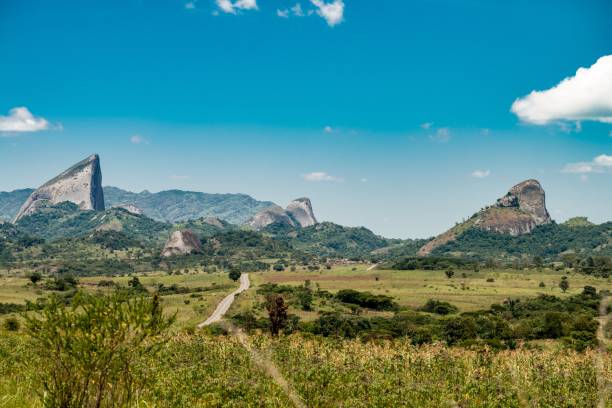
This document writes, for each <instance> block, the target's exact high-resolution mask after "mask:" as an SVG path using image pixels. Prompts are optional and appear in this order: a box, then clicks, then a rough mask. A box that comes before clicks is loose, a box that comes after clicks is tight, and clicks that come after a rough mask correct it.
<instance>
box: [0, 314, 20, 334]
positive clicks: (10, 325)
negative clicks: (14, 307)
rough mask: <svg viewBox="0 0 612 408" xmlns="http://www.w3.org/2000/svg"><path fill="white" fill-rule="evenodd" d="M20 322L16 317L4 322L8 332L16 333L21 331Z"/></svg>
mask: <svg viewBox="0 0 612 408" xmlns="http://www.w3.org/2000/svg"><path fill="white" fill-rule="evenodd" d="M19 326H20V324H19V320H17V318H15V317H9V318H8V319H6V320H5V321H4V328H5V329H6V330H7V331H12V332H16V331H19Z"/></svg>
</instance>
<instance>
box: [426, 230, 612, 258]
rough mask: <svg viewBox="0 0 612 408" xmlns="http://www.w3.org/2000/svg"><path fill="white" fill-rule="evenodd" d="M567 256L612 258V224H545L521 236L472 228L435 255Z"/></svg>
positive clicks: (489, 256)
mask: <svg viewBox="0 0 612 408" xmlns="http://www.w3.org/2000/svg"><path fill="white" fill-rule="evenodd" d="M566 253H577V254H583V255H602V256H610V255H612V222H607V223H604V224H601V225H584V226H582V227H580V228H576V227H575V226H568V225H566V224H561V225H558V224H548V225H541V226H539V227H536V228H535V229H534V230H533V231H532V232H531V233H529V234H524V235H519V236H512V235H508V234H499V233H495V232H490V231H484V230H481V229H476V228H472V229H469V230H467V231H465V232H464V233H463V234H462V235H460V236H459V237H458V238H457V239H456V240H455V241H452V242H448V243H446V244H445V245H442V246H440V247H438V248H436V249H435V250H434V251H433V253H432V254H433V255H436V256H444V255H454V256H466V257H475V258H480V259H486V258H492V259H513V258H521V257H540V258H543V259H550V260H555V259H558V258H559V257H560V256H561V255H563V254H566Z"/></svg>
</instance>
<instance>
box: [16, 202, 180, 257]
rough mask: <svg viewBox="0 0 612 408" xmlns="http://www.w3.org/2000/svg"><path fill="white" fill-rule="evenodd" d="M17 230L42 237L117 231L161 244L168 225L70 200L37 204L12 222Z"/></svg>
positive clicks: (128, 213)
mask: <svg viewBox="0 0 612 408" xmlns="http://www.w3.org/2000/svg"><path fill="white" fill-rule="evenodd" d="M16 225H17V227H18V228H19V230H20V231H23V232H25V233H27V234H29V235H32V236H36V237H41V238H44V239H46V240H56V239H61V238H74V237H82V236H85V235H88V234H91V233H93V232H95V231H121V232H123V233H124V234H125V235H126V236H127V237H128V238H131V239H135V240H137V241H139V242H142V243H144V244H148V245H154V246H160V245H163V243H164V242H165V240H166V239H167V237H168V234H169V233H170V231H171V230H172V225H170V224H167V223H162V222H158V221H155V220H152V219H150V218H148V217H146V216H143V215H136V214H132V213H130V212H129V211H127V210H124V209H121V208H111V209H108V210H105V211H83V210H80V209H79V208H78V206H77V205H76V204H74V203H70V202H63V203H60V204H57V205H45V206H40V207H39V208H38V209H37V211H36V212H35V213H33V214H31V215H28V216H25V217H23V218H21V219H20V220H19V222H18V223H17V224H16Z"/></svg>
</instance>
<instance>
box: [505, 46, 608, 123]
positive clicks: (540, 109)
mask: <svg viewBox="0 0 612 408" xmlns="http://www.w3.org/2000/svg"><path fill="white" fill-rule="evenodd" d="M511 111H512V112H514V113H515V114H516V115H517V116H518V117H519V118H520V119H521V120H522V121H523V122H527V123H532V124H536V125H545V124H547V123H551V122H556V121H582V120H592V121H597V122H606V123H612V55H606V56H603V57H601V58H599V59H598V60H597V62H595V64H593V65H592V66H591V67H590V68H578V71H576V75H574V76H573V77H569V78H565V79H564V80H563V81H561V82H560V83H559V84H558V85H557V86H555V87H553V88H551V89H547V90H545V91H532V92H531V93H530V94H529V95H527V96H525V97H523V98H519V99H517V100H516V101H514V103H513V104H512V108H511Z"/></svg>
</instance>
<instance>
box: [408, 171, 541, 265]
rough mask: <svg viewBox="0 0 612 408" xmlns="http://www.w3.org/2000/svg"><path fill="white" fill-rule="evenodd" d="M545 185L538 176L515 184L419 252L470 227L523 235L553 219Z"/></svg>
mask: <svg viewBox="0 0 612 408" xmlns="http://www.w3.org/2000/svg"><path fill="white" fill-rule="evenodd" d="M545 196H546V195H545V193H544V189H543V188H542V186H541V185H540V183H539V182H538V181H537V180H533V179H529V180H525V181H523V182H521V183H518V184H517V185H515V186H514V187H512V188H511V189H510V190H509V191H508V193H507V194H506V195H505V196H503V197H502V198H500V199H498V200H497V202H496V203H495V204H494V205H492V206H489V207H487V208H485V209H483V210H481V211H479V212H477V213H476V214H474V215H473V216H472V217H470V218H469V219H468V220H467V221H465V222H462V223H460V224H457V225H455V226H454V227H453V228H451V229H449V230H448V231H446V232H444V233H442V234H440V235H438V236H437V237H435V238H434V239H432V240H431V241H429V242H428V243H427V244H425V245H424V246H423V247H422V248H421V249H420V250H419V252H418V255H420V256H425V255H428V254H430V253H431V252H432V251H433V250H434V249H436V248H438V247H440V246H442V245H444V244H446V243H448V242H451V241H454V240H456V239H457V238H458V237H459V236H460V235H461V234H463V233H464V232H465V231H467V230H469V229H471V228H478V229H482V230H486V231H493V232H498V233H501V234H509V235H521V234H527V233H529V232H531V231H532V230H533V229H534V228H535V227H537V226H538V225H542V224H549V223H551V222H552V220H551V218H550V215H549V214H548V210H547V209H546V199H545Z"/></svg>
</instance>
